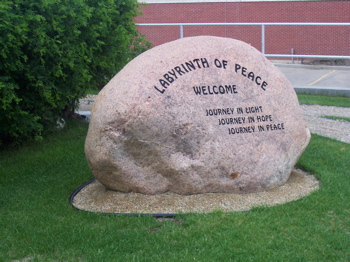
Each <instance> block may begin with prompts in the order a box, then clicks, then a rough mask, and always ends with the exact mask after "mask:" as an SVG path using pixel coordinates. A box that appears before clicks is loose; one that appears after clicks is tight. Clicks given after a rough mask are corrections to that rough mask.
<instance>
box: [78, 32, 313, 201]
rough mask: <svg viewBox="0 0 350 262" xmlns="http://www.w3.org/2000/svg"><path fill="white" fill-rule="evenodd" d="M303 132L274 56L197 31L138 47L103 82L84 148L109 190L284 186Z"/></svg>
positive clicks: (245, 189)
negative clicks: (143, 49)
mask: <svg viewBox="0 0 350 262" xmlns="http://www.w3.org/2000/svg"><path fill="white" fill-rule="evenodd" d="M309 140H310V132H309V130H308V129H307V127H306V126H305V123H304V121H303V118H302V113H301V109H300V107H299V103H298V100H297V96H296V94H295V91H294V89H293V87H292V86H291V84H290V83H289V82H288V80H287V79H286V77H285V76H284V75H283V74H282V73H281V72H280V71H279V70H278V69H277V68H276V67H275V66H274V65H273V64H272V63H271V62H269V61H268V60H267V59H266V58H265V57H264V56H263V55H262V54H261V53H260V52H259V51H257V50H256V49H255V48H253V47H251V46H250V45H248V44H246V43H243V42H241V41H237V40H233V39H228V38H220V37H210V36H198V37H189V38H184V39H180V40H177V41H174V42H170V43H167V44H164V45H161V46H157V47H155V48H153V49H151V50H149V51H146V52H144V53H143V54H141V55H139V56H138V57H136V58H135V59H134V60H132V61H131V62H129V63H128V64H127V65H126V66H125V67H124V68H123V69H122V70H121V71H120V72H119V73H118V74H117V75H116V76H115V77H114V78H113V79H112V80H111V81H110V82H109V83H108V84H107V85H106V86H105V87H104V88H103V89H102V90H101V92H100V93H99V95H98V97H97V99H96V101H95V103H94V106H93V109H92V114H91V120H90V126H89V131H88V135H87V138H86V143H85V153H86V157H87V160H88V163H89V166H90V168H91V170H92V173H93V175H94V176H95V177H96V178H97V179H98V180H99V181H100V182H101V183H102V184H103V185H104V186H105V187H106V188H108V189H111V190H118V191H122V192H139V193H144V194H158V193H163V192H166V191H173V192H176V193H179V194H197V193H206V192H233V193H249V192H257V191H262V190H268V189H272V188H275V187H278V186H280V185H283V184H284V183H285V182H286V181H287V180H288V177H289V175H290V173H291V171H292V169H293V167H294V165H295V164H296V162H297V160H298V159H299V157H300V155H301V154H302V152H303V151H304V149H305V148H306V146H307V144H308V142H309Z"/></svg>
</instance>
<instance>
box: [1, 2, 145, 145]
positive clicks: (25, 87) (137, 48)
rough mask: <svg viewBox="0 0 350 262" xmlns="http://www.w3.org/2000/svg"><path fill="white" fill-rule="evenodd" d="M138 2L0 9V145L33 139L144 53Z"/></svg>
mask: <svg viewBox="0 0 350 262" xmlns="http://www.w3.org/2000/svg"><path fill="white" fill-rule="evenodd" d="M139 14H140V12H139V9H138V2H137V0H128V1H121V0H14V1H6V0H5V1H1V3H0V76H1V77H0V106H1V116H0V126H1V128H0V144H1V142H2V143H3V142H5V141H11V142H21V141H22V140H24V139H27V138H37V139H38V138H40V136H41V134H42V131H43V130H48V129H49V128H53V127H55V125H56V120H57V119H58V118H59V117H60V116H61V115H62V114H64V113H67V112H71V111H72V110H73V109H74V107H75V105H76V102H77V100H78V99H79V98H80V97H82V96H83V95H84V94H85V92H86V90H87V89H89V88H92V89H96V87H98V88H101V87H103V86H104V84H105V83H106V82H108V81H109V79H110V78H111V77H112V76H113V75H115V74H116V73H117V72H118V71H119V70H120V69H121V68H122V67H123V66H124V65H125V64H126V63H127V62H128V61H129V60H130V59H132V58H133V57H134V56H136V55H138V54H139V53H141V52H143V51H145V50H146V49H147V48H149V43H147V42H146V41H145V40H144V38H143V37H142V36H141V35H140V34H139V33H138V31H137V30H136V27H135V24H134V22H133V18H134V17H135V16H137V15H139Z"/></svg>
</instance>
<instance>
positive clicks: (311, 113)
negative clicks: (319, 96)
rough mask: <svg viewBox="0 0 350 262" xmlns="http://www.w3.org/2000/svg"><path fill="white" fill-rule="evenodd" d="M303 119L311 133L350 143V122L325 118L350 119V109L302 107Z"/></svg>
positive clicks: (317, 106)
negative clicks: (339, 117)
mask: <svg viewBox="0 0 350 262" xmlns="http://www.w3.org/2000/svg"><path fill="white" fill-rule="evenodd" d="M301 109H302V110H303V117H304V120H305V122H306V125H307V127H308V128H309V130H310V132H311V133H314V134H318V135H321V136H325V137H329V138H333V139H337V140H339V141H342V142H345V143H350V122H349V121H345V120H336V119H328V118H325V117H324V116H341V117H347V118H350V107H336V106H319V105H301Z"/></svg>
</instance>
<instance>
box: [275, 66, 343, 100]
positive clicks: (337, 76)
mask: <svg viewBox="0 0 350 262" xmlns="http://www.w3.org/2000/svg"><path fill="white" fill-rule="evenodd" d="M275 66H276V67H277V68H278V69H279V70H280V71H281V72H282V73H283V74H284V75H285V76H286V77H287V78H288V80H289V81H290V82H291V84H292V86H293V87H294V89H295V91H296V92H297V93H306V94H324V95H340V96H350V66H323V65H302V64H280V63H275Z"/></svg>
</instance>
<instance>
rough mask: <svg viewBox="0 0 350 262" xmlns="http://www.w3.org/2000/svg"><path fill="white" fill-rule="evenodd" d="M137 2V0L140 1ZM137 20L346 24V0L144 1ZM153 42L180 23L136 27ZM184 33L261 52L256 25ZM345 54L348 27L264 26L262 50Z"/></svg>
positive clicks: (349, 49) (349, 7)
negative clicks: (241, 43) (231, 40)
mask: <svg viewBox="0 0 350 262" xmlns="http://www.w3.org/2000/svg"><path fill="white" fill-rule="evenodd" d="M140 1H142V0H140ZM143 2H146V3H147V5H146V6H143V7H142V8H141V10H142V13H143V15H142V16H140V17H137V18H136V21H137V23H295V22H300V23H349V22H350V1H308V0H304V1H295V0H292V1H263V0H260V1H258V0H246V1H244V0H241V1H229V0H227V1H226V0H217V1H215V0H198V1H196V0H182V1H181V0H143ZM138 29H139V31H140V32H141V33H142V34H144V35H146V38H147V39H148V40H149V41H151V42H152V43H153V45H154V46H156V45H159V44H162V43H165V42H169V41H172V40H176V39H178V38H179V35H180V29H179V27H174V26H167V27H156V26H139V27H138ZM183 34H184V37H190V36H195V35H214V36H223V37H230V38H235V39H239V40H242V41H244V42H247V43H249V44H251V45H252V46H254V47H255V48H257V49H258V50H260V51H261V47H262V43H261V26H259V25H256V26H252V25H249V26H185V27H184V31H183ZM292 50H293V52H294V53H295V54H302V55H343V56H349V55H350V26H301V25H300V26H287V25H285V26H265V53H266V54H291V52H292Z"/></svg>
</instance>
